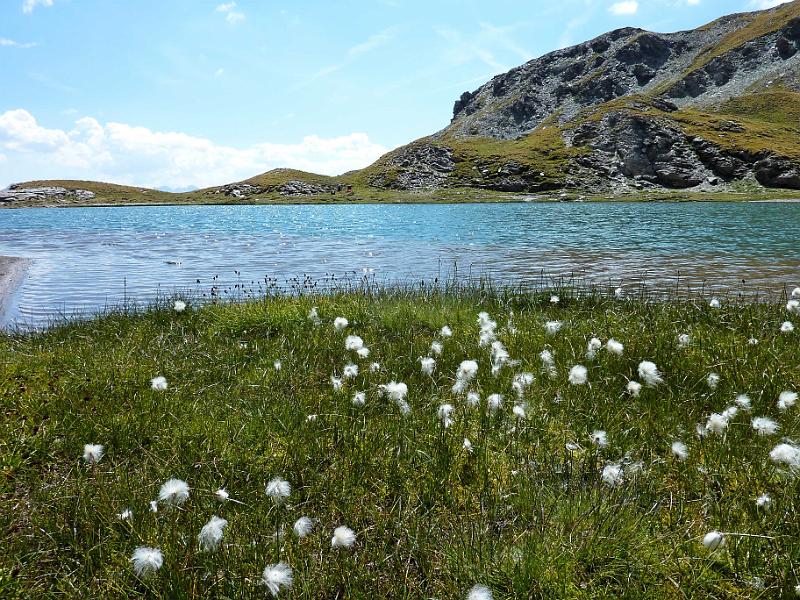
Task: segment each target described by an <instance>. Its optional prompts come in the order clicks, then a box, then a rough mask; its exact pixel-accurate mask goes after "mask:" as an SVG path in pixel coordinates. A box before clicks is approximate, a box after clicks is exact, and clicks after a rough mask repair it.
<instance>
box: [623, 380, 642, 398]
mask: <svg viewBox="0 0 800 600" xmlns="http://www.w3.org/2000/svg"><path fill="white" fill-rule="evenodd" d="M625 389H626V390H628V393H629V394H630V395H631V396H633V397H634V398H637V397H638V396H639V394H640V393H641V391H642V384H641V383H639V382H638V381H633V380H631V381H629V382H628V385H627V386H625Z"/></svg>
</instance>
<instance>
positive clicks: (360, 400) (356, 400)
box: [353, 392, 367, 406]
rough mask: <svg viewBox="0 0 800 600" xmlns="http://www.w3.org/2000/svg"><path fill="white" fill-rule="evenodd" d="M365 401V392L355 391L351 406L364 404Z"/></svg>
mask: <svg viewBox="0 0 800 600" xmlns="http://www.w3.org/2000/svg"><path fill="white" fill-rule="evenodd" d="M366 403H367V394H365V393H364V392H356V393H355V394H354V395H353V406H364V405H365V404H366Z"/></svg>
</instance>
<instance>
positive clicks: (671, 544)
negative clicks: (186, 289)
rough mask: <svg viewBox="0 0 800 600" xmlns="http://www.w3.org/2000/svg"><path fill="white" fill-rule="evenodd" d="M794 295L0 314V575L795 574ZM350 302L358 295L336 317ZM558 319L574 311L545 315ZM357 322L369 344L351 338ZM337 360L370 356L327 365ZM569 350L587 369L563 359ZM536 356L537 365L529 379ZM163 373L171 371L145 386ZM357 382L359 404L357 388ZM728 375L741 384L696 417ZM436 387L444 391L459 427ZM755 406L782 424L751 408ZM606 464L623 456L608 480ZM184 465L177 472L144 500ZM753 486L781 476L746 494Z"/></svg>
mask: <svg viewBox="0 0 800 600" xmlns="http://www.w3.org/2000/svg"><path fill="white" fill-rule="evenodd" d="M786 302H787V299H784V300H782V301H777V300H776V301H774V302H752V301H751V302H737V301H735V300H734V299H729V300H725V299H723V300H722V306H721V307H720V308H718V309H714V308H711V307H709V305H708V299H707V298H706V299H704V300H700V299H697V300H675V301H666V302H663V301H662V302H650V301H647V300H646V299H644V298H635V299H634V298H631V299H626V298H617V297H615V296H614V294H613V293H610V294H584V295H581V297H577V296H572V295H571V294H570V293H569V292H568V291H562V292H561V293H560V301H559V302H558V303H552V302H551V301H550V294H549V293H547V294H543V293H523V292H514V291H503V290H489V289H481V288H475V289H470V290H452V291H445V292H442V291H435V290H425V289H422V290H417V291H402V290H394V291H392V290H386V291H382V292H379V293H369V292H367V291H361V292H358V291H355V292H351V293H335V294H330V295H325V296H314V297H306V296H300V297H280V298H266V299H263V300H260V301H252V302H247V303H241V304H219V305H210V306H204V307H194V306H192V305H191V302H190V306H189V307H188V309H187V310H186V311H184V312H182V313H178V312H175V311H174V310H172V308H171V306H167V305H164V306H160V307H153V308H152V309H149V310H148V311H146V312H144V313H141V314H124V313H119V314H109V315H107V316H103V317H100V318H97V319H93V320H89V321H84V322H75V323H69V324H54V325H53V326H52V327H50V328H48V329H47V330H45V331H42V332H38V333H25V334H23V333H18V334H17V333H12V334H4V335H1V336H0V400H1V401H2V418H1V419H0V472H1V473H2V478H0V525H1V526H2V531H3V540H2V543H0V597H1V598H219V599H222V598H231V599H233V598H268V597H271V594H270V592H269V590H268V588H267V587H266V586H265V585H264V584H263V583H262V581H261V577H262V571H263V570H264V568H265V567H266V566H267V565H271V564H275V563H278V562H284V563H286V564H287V565H289V566H290V567H291V569H292V575H293V584H292V586H291V587H290V588H282V589H281V590H280V591H279V593H278V596H279V597H281V598H287V599H288V598H365V599H366V598H436V599H441V600H445V599H451V598H452V599H455V598H466V597H467V594H468V593H469V591H470V590H471V589H472V588H473V586H475V585H476V584H480V585H484V586H486V587H487V588H489V589H490V590H491V592H492V594H493V597H494V598H495V599H511V598H520V599H522V598H675V599H679V598H720V599H721V598H780V597H785V598H789V597H794V595H795V586H796V585H798V583H800V497H798V492H799V491H800V486H798V479H797V477H796V476H795V473H794V472H793V470H792V469H791V468H790V467H787V466H781V465H778V464H775V463H774V462H773V461H771V460H770V452H771V451H772V450H773V448H775V447H776V446H777V445H778V444H780V443H782V442H787V440H788V442H787V443H790V444H793V443H794V441H798V442H800V420H799V419H798V414H800V405H799V406H796V407H788V408H786V409H785V410H780V409H779V408H778V407H777V401H778V398H779V395H780V394H781V392H784V391H798V390H800V338H799V337H798V336H800V332H782V331H781V325H782V324H783V323H784V322H785V321H790V322H792V321H794V323H795V325H800V318H798V317H797V315H795V314H791V313H790V312H788V311H787V308H786ZM314 306H316V307H318V314H319V317H320V319H321V323H320V324H315V323H314V322H312V321H311V320H309V318H308V313H309V310H310V309H311V308H312V307H314ZM482 311H486V312H488V313H489V315H490V317H491V318H492V319H493V320H495V321H496V322H497V328H496V336H497V339H498V340H499V341H501V342H502V343H503V344H504V345H505V347H506V348H507V350H508V353H509V354H510V357H511V359H513V360H514V361H519V362H518V363H513V364H506V365H505V366H504V367H503V368H501V369H500V371H499V373H498V374H497V375H496V376H495V375H493V374H492V372H491V364H492V363H491V357H490V352H491V350H490V347H488V346H484V347H479V343H478V341H479V333H480V329H479V326H478V323H477V318H478V313H480V312H482ZM336 317H346V318H347V319H348V320H349V325H348V326H347V328H346V329H344V330H343V331H337V330H336V329H335V328H334V326H333V321H334V319H335V318H336ZM548 321H560V322H561V323H562V324H563V326H562V328H561V329H560V330H559V331H558V332H557V333H556V334H554V335H551V334H548V333H547V331H546V329H545V323H546V322H548ZM443 326H449V327H451V328H452V331H453V335H452V337H449V338H444V337H442V336H441V328H442V327H443ZM683 333H686V334H689V336H690V338H691V341H690V343H689V344H688V345H687V346H681V345H680V344H679V343H678V341H677V340H678V336H679V335H680V334H683ZM348 335H358V336H360V337H361V338H363V341H364V343H365V345H366V346H367V347H369V349H370V355H369V357H368V358H361V357H359V356H357V355H356V353H355V352H352V351H347V350H346V349H345V339H346V337H347V336H348ZM593 337H597V338H599V339H600V340H601V341H602V342H603V343H604V344H605V342H606V341H607V340H609V339H610V338H614V339H615V340H618V341H619V342H621V343H622V344H624V352H623V354H622V355H621V356H619V355H615V354H612V353H610V352H609V351H608V350H606V348H605V347H603V348H602V349H601V350H599V351H598V352H597V354H596V356H595V357H594V359H593V360H589V359H588V358H587V357H586V352H587V344H588V343H589V340H590V339H591V338H593ZM751 340H757V343H753V342H752V341H751ZM434 341H440V342H441V343H442V346H443V352H442V354H441V356H435V355H434V358H435V359H436V365H435V370H434V371H433V374H432V375H430V374H426V373H423V371H422V368H421V363H420V358H422V357H426V356H429V355H431V343H432V342H434ZM546 349H547V350H550V351H551V352H552V354H553V356H554V361H555V374H554V375H553V376H551V375H550V374H548V373H547V372H546V369H543V363H542V361H541V358H540V353H541V352H542V351H543V350H546ZM467 359H472V360H476V361H477V362H478V366H479V369H478V373H477V376H476V377H475V379H474V380H472V382H471V384H470V385H469V387H468V389H469V390H472V391H475V392H477V393H478V394H479V395H480V398H481V402H480V404H479V406H477V407H471V406H469V405H468V403H467V402H466V401H465V395H464V394H455V393H454V392H453V391H452V389H451V388H452V386H453V384H454V381H455V375H456V371H457V369H458V368H459V365H460V364H461V362H462V361H464V360H467ZM277 360H279V361H280V363H281V368H280V369H276V366H275V361H277ZM644 360H649V361H652V362H654V363H655V364H656V365H657V366H658V369H659V370H660V372H661V374H662V376H663V380H664V381H663V383H662V384H660V385H657V386H655V387H648V386H644V387H643V389H642V391H641V394H640V395H639V396H638V397H633V396H632V395H631V394H629V393H628V392H627V391H626V386H627V384H628V382H629V380H637V381H642V380H641V378H640V376H639V374H638V373H637V370H638V365H639V363H640V362H641V361H644ZM373 362H377V363H379V365H380V368H379V369H377V370H372V369H371V364H372V363H373ZM347 364H356V365H358V367H359V373H358V375H357V376H355V377H354V378H352V379H349V380H345V381H344V382H343V387H342V389H341V390H339V391H335V390H334V386H333V385H332V383H331V377H332V376H336V377H339V378H341V377H342V375H343V371H344V367H345V365H347ZM578 364H580V365H585V366H586V367H587V369H588V373H587V378H588V381H587V383H586V384H584V385H572V384H571V383H570V382H569V373H570V369H571V368H572V367H573V366H574V365H578ZM522 372H529V373H532V374H533V375H534V377H533V382H532V383H531V385H530V386H529V387H528V388H527V389H526V391H525V393H524V397H523V398H522V399H520V398H518V396H517V394H516V392H515V391H514V389H512V382H513V378H514V376H515V375H516V374H518V373H522ZM710 373H717V374H719V376H720V380H719V384H718V386H717V387H716V388H715V389H712V387H711V386H709V383H708V376H709V374H710ZM156 376H163V377H165V378H166V379H167V381H168V388H167V389H166V390H164V391H156V390H153V389H152V388H151V379H152V378H154V377H156ZM392 381H395V382H404V383H405V384H406V385H407V386H408V395H407V397H406V400H407V402H408V404H409V406H410V412H409V413H408V414H402V412H401V411H400V410H399V409H398V406H397V404H396V403H395V402H393V401H392V400H391V399H390V398H387V397H381V394H380V388H379V386H380V385H383V384H387V383H389V382H392ZM359 391H363V392H365V393H366V403H365V405H364V406H355V405H354V404H353V402H352V400H353V396H354V394H355V393H356V392H359ZM495 393H497V394H502V396H503V403H502V406H501V407H500V408H499V409H498V410H494V411H492V410H489V408H488V407H487V397H488V396H489V395H490V394H495ZM740 394H747V395H749V397H750V399H751V402H752V409H751V410H750V411H747V410H745V409H740V410H739V411H738V413H737V414H736V415H733V416H730V418H729V419H728V421H726V425H727V427H725V428H724V431H722V432H720V433H714V432H709V431H707V430H706V429H705V425H706V423H707V421H708V418H709V416H710V415H711V414H712V413H722V412H723V411H724V410H725V409H726V408H728V407H731V406H735V404H734V401H735V399H736V398H737V396H738V395H740ZM443 404H450V405H452V406H453V407H454V410H453V412H452V414H451V417H452V424H451V425H450V426H449V427H444V426H443V423H442V421H441V420H440V418H439V407H440V406H441V405H443ZM515 405H519V406H520V407H521V408H522V410H523V411H524V413H525V414H524V417H521V416H519V415H518V414H515V412H514V411H513V409H514V407H515ZM517 412H518V413H519V412H520V411H519V410H518V411H517ZM757 416H763V417H770V418H772V419H774V420H775V421H777V422H778V423H779V425H780V429H779V431H777V433H775V434H773V435H758V434H757V432H756V431H754V429H753V428H752V427H751V419H752V418H753V417H757ZM698 424H700V426H701V428H702V429H703V434H704V435H703V436H700V435H698V433H697V431H696V427H697V426H698ZM597 430H603V431H605V432H606V433H607V439H608V444H607V445H606V446H604V447H601V446H599V445H597V444H595V443H593V441H592V439H591V436H592V433H593V432H594V431H597ZM465 438H467V439H469V441H470V443H471V445H472V448H471V450H468V449H466V448H465V447H464V440H465ZM675 441H682V442H684V443H685V444H686V446H687V448H688V457H686V459H685V460H680V459H679V458H678V457H676V456H675V455H673V453H672V451H671V444H672V443H673V442H675ZM85 444H103V445H104V446H105V455H104V456H103V457H102V459H101V460H100V461H99V462H98V463H97V464H94V465H92V464H87V462H86V461H84V459H83V458H82V454H83V452H84V445H85ZM568 448H569V449H568ZM608 465H619V466H620V468H621V473H622V475H621V479H620V480H619V481H614V482H613V483H615V484H616V485H610V484H609V482H608V481H606V480H605V479H604V477H603V470H604V467H606V466H608ZM172 477H175V478H178V479H181V480H184V481H186V482H187V483H188V485H189V486H190V488H191V492H190V497H189V499H188V500H187V501H186V502H185V503H184V504H182V505H181V506H169V505H167V504H165V503H163V502H159V503H158V511H157V512H152V511H151V507H150V502H151V501H153V500H156V499H157V497H158V494H159V488H160V486H161V484H162V483H164V482H165V481H166V480H168V479H170V478H172ZM275 477H281V478H283V479H285V480H286V481H288V482H289V483H290V484H291V488H292V490H291V495H290V496H289V497H288V499H287V500H286V502H285V503H283V504H276V503H275V502H273V500H272V499H271V498H270V497H269V496H268V495H267V494H266V492H265V485H266V484H267V482H269V481H270V480H272V479H273V478H275ZM219 488H225V489H226V490H227V491H228V492H229V494H230V500H228V501H227V502H224V503H223V502H220V501H219V500H218V498H217V497H216V496H215V491H216V490H218V489H219ZM763 494H768V495H769V497H770V499H771V502H770V503H769V505H766V506H758V505H757V504H756V499H757V498H758V497H759V496H761V495H763ZM126 509H130V510H131V511H132V516H131V518H129V519H122V518H120V516H119V515H120V514H121V513H122V512H123V511H125V510H126ZM215 515H216V516H219V517H222V518H224V519H226V520H227V521H228V526H227V527H226V528H225V530H224V536H223V539H222V542H221V544H220V545H219V547H218V549H217V550H216V551H214V552H201V550H200V548H199V544H198V538H197V536H198V533H199V532H200V529H201V527H202V526H203V525H204V524H205V523H206V522H207V521H208V520H209V519H210V518H211V517H212V516H215ZM301 516H307V517H309V518H311V519H312V520H313V522H314V528H313V531H312V532H311V534H310V535H308V536H307V537H304V538H299V537H297V536H296V535H295V534H294V533H293V531H292V524H293V523H294V522H295V521H296V520H297V519H298V518H299V517H301ZM339 526H347V527H350V528H351V529H352V530H353V531H354V532H355V535H356V541H355V544H354V545H353V547H352V548H350V549H341V548H339V549H337V548H333V547H332V545H331V537H332V535H333V531H334V529H335V528H336V527H339ZM715 530H716V531H720V532H723V535H724V545H723V546H722V547H720V548H718V549H717V550H715V551H711V550H709V549H708V548H706V547H704V545H703V543H702V541H703V537H704V536H705V535H706V534H707V533H708V532H710V531H715ZM140 546H147V547H152V548H159V549H160V550H161V552H162V553H163V565H162V566H161V568H159V569H158V570H157V572H156V573H155V574H153V575H152V576H150V577H139V576H137V574H136V573H135V572H134V569H133V565H132V562H131V560H130V559H131V556H132V554H133V552H134V550H135V549H136V548H137V547H140Z"/></svg>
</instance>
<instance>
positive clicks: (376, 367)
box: [369, 362, 381, 373]
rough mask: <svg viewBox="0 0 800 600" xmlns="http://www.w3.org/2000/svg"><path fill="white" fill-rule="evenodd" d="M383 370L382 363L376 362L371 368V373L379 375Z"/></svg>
mask: <svg viewBox="0 0 800 600" xmlns="http://www.w3.org/2000/svg"><path fill="white" fill-rule="evenodd" d="M380 370H381V363H377V362H374V363H372V364H371V365H370V366H369V372H370V373H377V372H378V371H380Z"/></svg>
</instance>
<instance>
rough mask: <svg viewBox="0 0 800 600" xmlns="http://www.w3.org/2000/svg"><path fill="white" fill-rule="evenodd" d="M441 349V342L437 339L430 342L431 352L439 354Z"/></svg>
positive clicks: (442, 348) (442, 347)
mask: <svg viewBox="0 0 800 600" xmlns="http://www.w3.org/2000/svg"><path fill="white" fill-rule="evenodd" d="M443 350H444V346H442V343H441V342H437V341H433V342H431V354H435V355H436V356H441V355H442V351H443Z"/></svg>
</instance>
